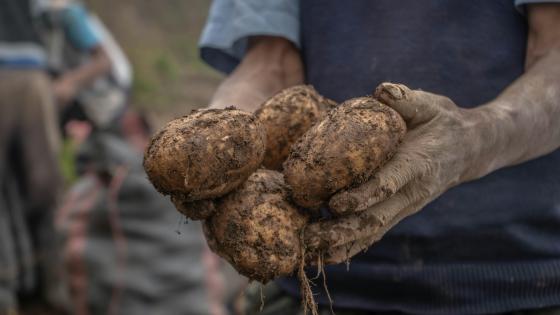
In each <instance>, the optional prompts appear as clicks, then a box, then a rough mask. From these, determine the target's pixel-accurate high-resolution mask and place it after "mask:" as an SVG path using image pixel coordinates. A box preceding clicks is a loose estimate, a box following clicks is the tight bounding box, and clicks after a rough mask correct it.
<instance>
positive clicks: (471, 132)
mask: <svg viewBox="0 0 560 315" xmlns="http://www.w3.org/2000/svg"><path fill="white" fill-rule="evenodd" d="M375 97H376V98H377V99H379V100H380V101H381V102H383V103H385V104H387V105H388V106H390V107H392V108H393V109H395V110H396V111H397V112H399V113H400V114H401V116H402V117H403V118H404V120H405V121H406V123H407V127H408V130H409V131H408V133H407V135H406V136H405V138H404V140H403V143H402V144H401V145H400V146H399V148H398V150H397V152H396V154H395V155H394V156H393V158H392V159H391V160H390V161H389V162H387V163H386V164H385V165H384V166H383V167H382V168H381V169H380V170H379V171H378V172H377V173H376V175H375V176H374V178H372V179H371V180H370V181H368V182H366V183H364V184H363V185H362V186H359V187H357V188H354V189H350V190H348V191H343V192H340V193H338V194H336V195H334V196H333V197H332V198H331V200H330V203H329V206H330V208H331V209H332V211H333V213H335V214H337V217H336V218H335V219H332V220H327V221H322V222H317V223H314V224H311V225H309V226H308V228H307V229H306V231H305V237H306V242H307V246H308V247H309V248H311V249H315V250H317V249H318V250H321V251H323V252H325V253H326V255H325V262H326V263H339V262H342V261H345V260H347V259H348V258H349V257H351V256H353V255H355V254H357V253H359V252H360V251H362V250H365V249H367V248H369V246H370V245H371V244H372V243H374V242H375V241H377V240H379V239H380V238H381V237H382V236H383V235H384V234H385V233H386V232H387V231H388V230H389V229H390V228H392V227H393V226H395V224H397V223H398V222H399V221H401V220H402V219H404V218H406V217H407V216H409V215H412V214H414V213H416V212H417V211H419V210H420V209H421V208H422V207H424V206H425V205H426V204H428V203H429V202H430V201H432V200H434V199H435V198H436V197H438V196H439V195H441V194H442V193H443V192H445V191H446V190H447V189H449V188H451V187H453V186H455V185H457V184H459V183H461V182H464V181H466V180H469V179H473V176H472V174H475V173H477V172H475V171H473V169H474V168H476V167H477V164H479V160H480V158H479V154H478V151H479V148H480V146H481V142H482V141H483V140H482V139H483V137H482V135H481V134H478V133H479V131H477V128H476V126H477V123H478V121H479V119H480V118H479V117H478V115H477V114H476V113H475V112H474V111H472V110H468V109H461V108H459V107H457V106H456V105H455V104H454V103H453V101H451V100H450V99H449V98H447V97H444V96H440V95H436V94H432V93H427V92H423V91H419V90H410V89H409V88H407V87H406V86H404V85H400V84H392V83H383V84H381V85H380V86H378V87H377V89H376V90H375Z"/></svg>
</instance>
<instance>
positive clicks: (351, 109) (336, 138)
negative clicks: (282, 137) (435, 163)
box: [284, 97, 406, 209]
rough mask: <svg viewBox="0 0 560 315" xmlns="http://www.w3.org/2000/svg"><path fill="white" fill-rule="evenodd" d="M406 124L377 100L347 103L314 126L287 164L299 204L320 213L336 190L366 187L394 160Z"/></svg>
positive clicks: (287, 179) (285, 172) (288, 179)
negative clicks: (366, 183) (319, 210)
mask: <svg viewBox="0 0 560 315" xmlns="http://www.w3.org/2000/svg"><path fill="white" fill-rule="evenodd" d="M405 133H406V124H405V122H404V120H403V119H402V117H401V116H400V115H399V114H398V113H397V112H396V111H395V110H393V109H392V108H390V107H388V106H386V105H384V104H382V103H380V102H379V101H377V100H375V99H374V98H372V97H359V98H354V99H350V100H348V101H346V102H344V103H342V104H341V105H340V106H339V107H337V108H336V109H334V110H332V111H330V112H329V114H328V116H327V117H326V118H325V119H324V120H322V121H321V122H319V123H318V124H316V125H315V126H313V128H311V129H310V130H309V131H308V132H307V133H306V134H305V135H304V136H303V137H302V138H301V139H300V140H299V141H298V142H297V143H296V144H295V145H294V146H293V147H292V151H291V153H290V156H289V157H288V159H287V160H286V162H285V163H284V176H285V180H286V183H287V184H288V185H289V186H290V187H291V188H292V191H293V193H292V197H293V199H294V201H295V202H296V203H297V204H298V205H300V206H302V207H305V208H310V209H316V208H318V207H320V206H321V205H322V204H323V203H324V202H326V201H328V199H329V198H330V197H331V196H332V195H333V194H334V193H335V192H337V191H339V190H340V189H343V188H347V187H349V186H351V185H356V184H360V183H363V182H364V181H366V180H367V179H368V178H370V177H371V176H372V175H373V173H374V172H375V170H376V169H377V168H379V167H380V166H381V165H382V164H383V163H385V161H387V160H388V159H390V158H391V156H392V155H393V153H394V151H395V150H396V148H397V146H398V145H399V143H400V141H401V140H402V138H403V136H404V134H405Z"/></svg>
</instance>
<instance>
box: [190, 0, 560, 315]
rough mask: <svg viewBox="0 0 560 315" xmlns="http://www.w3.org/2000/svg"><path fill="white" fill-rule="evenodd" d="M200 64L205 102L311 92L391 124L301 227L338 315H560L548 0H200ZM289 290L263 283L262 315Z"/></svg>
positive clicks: (283, 305) (555, 12) (557, 66)
mask: <svg viewBox="0 0 560 315" xmlns="http://www.w3.org/2000/svg"><path fill="white" fill-rule="evenodd" d="M200 53H201V57H202V58H203V59H204V60H205V61H206V62H208V63H209V64H210V65H212V66H213V67H215V68H216V69H218V70H221V71H223V72H226V73H228V74H229V75H228V77H227V78H226V79H225V80H224V81H223V82H222V84H221V85H220V86H219V87H218V89H217V90H216V92H215V94H214V97H213V99H212V101H211V102H210V107H211V108H222V107H225V106H228V105H232V104H233V105H235V106H237V107H239V108H241V109H244V110H248V111H253V110H255V108H256V107H257V106H258V105H259V104H260V103H261V102H263V101H264V100H265V99H266V98H268V97H270V96H271V95H273V94H274V93H276V92H277V91H279V90H281V89H283V88H286V87H289V86H291V85H295V84H302V83H307V84H312V85H313V86H314V87H315V88H316V89H317V90H318V91H319V92H320V93H321V94H323V95H324V96H326V97H329V98H331V99H334V100H336V101H338V102H342V101H344V100H346V99H349V98H352V97H358V96H363V95H373V96H374V97H376V98H377V99H379V100H380V101H382V102H383V103H385V104H387V105H388V106H390V107H392V108H393V109H395V110H396V111H397V112H399V113H400V114H401V116H402V117H403V118H404V119H405V121H406V123H407V127H408V132H407V134H406V136H405V138H404V140H403V142H402V144H401V145H400V146H399V148H398V150H397V152H396V154H395V155H394V156H393V158H392V159H391V160H390V161H388V162H387V163H386V165H384V166H383V167H381V168H380V169H379V170H378V171H377V172H376V173H375V176H374V178H372V179H370V180H369V181H367V182H365V183H363V184H362V185H361V186H358V187H354V188H351V189H349V190H345V191H340V192H338V193H337V194H335V195H334V196H333V197H332V198H331V200H330V201H329V203H328V204H329V207H331V208H335V209H336V210H337V213H344V215H342V216H339V217H334V218H327V219H325V220H322V221H320V222H316V223H312V224H310V225H309V226H307V227H306V229H305V231H304V236H305V241H306V245H307V246H308V248H309V249H311V250H316V251H320V252H323V253H325V256H324V258H325V261H326V263H327V264H328V266H327V267H326V272H325V274H326V279H327V285H328V288H329V291H330V297H331V298H332V302H333V307H334V311H335V313H336V314H339V315H340V314H560V293H559V292H560V228H559V227H560V150H559V147H560V124H559V123H558V122H559V121H560V1H539V0H529V1H527V0H516V1H512V0H494V1H487V0H470V1H439V0H432V1H414V0H403V1H391V0H376V1H371V0H355V1H346V2H342V1H336V0H305V1H297V0H278V1H260V0H214V1H213V3H212V7H211V10H210V15H209V18H208V22H207V24H206V27H205V29H204V32H203V34H202V37H201V41H200ZM391 82H392V83H391ZM346 261H349V262H350V263H349V265H346V264H345V262H346ZM310 276H311V275H310ZM317 282H318V283H321V279H319V280H317ZM298 287H299V285H298V283H297V279H295V278H292V277H288V278H282V279H279V280H277V281H275V282H273V283H271V284H268V285H267V286H266V287H265V290H264V296H265V297H266V298H265V304H264V309H263V312H262V313H260V314H266V315H275V314H301V313H303V310H302V309H301V307H300V298H301V295H300V292H299V289H298ZM314 291H315V293H316V300H317V302H318V303H319V312H320V313H321V314H328V313H330V310H329V298H328V297H327V295H326V293H325V292H324V290H323V289H321V288H319V286H317V287H314ZM247 305H248V312H247V313H248V314H257V313H258V309H259V306H260V295H259V294H258V293H257V294H252V292H251V291H250V292H249V294H248V299H247Z"/></svg>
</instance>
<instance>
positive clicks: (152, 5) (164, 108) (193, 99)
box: [86, 0, 222, 125]
mask: <svg viewBox="0 0 560 315" xmlns="http://www.w3.org/2000/svg"><path fill="white" fill-rule="evenodd" d="M210 3H211V1H210V0H189V1H184V0H158V1H150V0H119V1H113V0H88V1H87V2H86V4H87V5H88V7H89V8H90V9H91V10H92V11H93V12H95V13H96V14H98V15H99V16H100V18H101V19H102V20H103V22H104V23H105V24H106V25H107V27H108V28H109V29H110V30H111V32H112V33H113V35H114V36H115V38H116V39H117V41H118V42H119V44H120V45H121V46H122V48H123V49H124V51H125V53H126V54H127V56H128V57H129V59H130V61H131V63H132V65H133V69H134V81H133V82H134V83H133V88H132V99H131V104H132V106H134V107H137V108H139V109H142V110H144V111H145V112H146V113H148V115H149V117H150V119H152V120H153V121H154V123H155V124H156V125H161V124H162V123H163V122H166V121H168V120H169V119H170V118H172V117H174V116H176V115H180V114H183V113H188V112H189V111H190V110H191V109H193V108H198V107H201V106H205V105H206V104H207V103H208V100H209V99H210V97H211V95H212V92H213V91H214V89H215V88H216V86H217V84H218V83H219V81H220V80H221V78H222V75H221V74H220V73H218V72H216V71H215V70H213V69H211V68H210V67H208V66H207V65H205V64H204V63H203V62H202V61H201V60H200V58H199V57H198V49H197V42H198V39H199V36H200V33H201V31H202V28H203V26H204V22H205V21H206V17H207V14H208V8H209V6H210Z"/></svg>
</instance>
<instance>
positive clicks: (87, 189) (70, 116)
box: [0, 0, 245, 315]
mask: <svg viewBox="0 0 560 315" xmlns="http://www.w3.org/2000/svg"><path fill="white" fill-rule="evenodd" d="M210 2H211V1H210V0H189V1H184V0H159V1H153V0H119V1H114V0H85V1H79V0H1V1H0V4H1V5H0V315H4V314H8V315H16V314H18V315H21V314H23V315H54V314H62V315H64V314H78V315H90V314H193V315H225V314H234V313H236V312H237V311H238V310H239V309H240V308H241V307H242V306H241V305H239V304H238V301H239V299H238V297H239V296H240V293H241V292H242V290H243V288H244V287H245V280H244V279H242V278H241V277H239V276H238V275H237V273H236V272H235V271H233V270H232V269H231V267H229V266H228V265H227V264H225V263H224V262H223V261H222V260H220V259H219V258H218V257H217V256H215V255H214V254H212V253H211V252H210V250H209V249H208V247H207V245H206V242H205V240H204V237H203V235H202V230H201V226H200V223H199V222H187V221H186V220H185V218H184V217H183V216H182V215H180V214H179V213H178V212H177V211H176V210H175V207H174V206H173V204H171V202H170V201H169V198H167V197H164V196H162V195H160V194H159V193H158V192H156V191H155V189H154V188H153V186H152V185H151V183H149V181H148V180H147V176H146V174H145V172H144V169H143V167H142V159H143V152H144V150H145V147H146V145H147V143H148V141H149V138H150V136H151V135H152V134H153V133H154V132H155V131H156V130H157V129H159V128H160V127H161V126H162V125H163V124H165V123H166V122H167V121H169V120H171V119H173V118H175V117H178V116H181V115H184V114H187V113H189V112H190V111H191V110H193V109H197V108H201V107H205V106H206V105H207V104H208V102H209V99H210V97H211V96H212V93H213V92H214V90H215V88H216V87H217V85H218V83H219V82H220V81H221V79H222V77H223V76H222V75H221V74H219V73H218V72H216V71H214V70H212V69H211V68H210V67H208V66H206V65H205V64H204V63H203V62H202V61H201V60H200V59H199V56H198V48H197V42H198V39H199V36H200V33H201V31H202V28H203V26H204V23H205V21H206V17H207V14H208V9H209V6H210Z"/></svg>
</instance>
